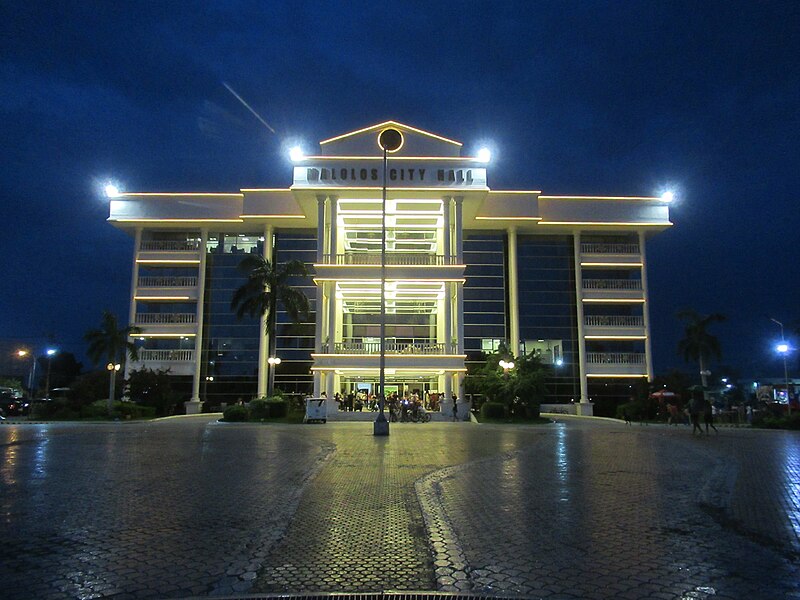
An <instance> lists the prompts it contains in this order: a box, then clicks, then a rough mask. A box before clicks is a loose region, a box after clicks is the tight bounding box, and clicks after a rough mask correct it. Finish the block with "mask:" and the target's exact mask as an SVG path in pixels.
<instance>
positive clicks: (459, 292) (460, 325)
mask: <svg viewBox="0 0 800 600" xmlns="http://www.w3.org/2000/svg"><path fill="white" fill-rule="evenodd" d="M455 200H456V211H455V212H456V219H455V220H456V223H455V226H456V262H458V264H463V263H464V234H463V221H462V214H461V213H462V211H461V208H462V203H463V201H464V198H463V197H461V196H456V199H455ZM455 302H456V339H457V340H458V347H457V352H458V354H464V284H463V283H462V282H460V281H459V282H457V283H456V297H455ZM463 388H464V378H463V377H462V378H461V379H460V385H459V392H458V397H459V398H463V395H464V389H463Z"/></svg>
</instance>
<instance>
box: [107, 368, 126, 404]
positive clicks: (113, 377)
mask: <svg viewBox="0 0 800 600" xmlns="http://www.w3.org/2000/svg"><path fill="white" fill-rule="evenodd" d="M121 366H122V365H121V364H119V363H113V362H110V363H108V364H107V365H106V370H107V371H108V405H107V406H108V414H109V415H110V414H111V413H112V411H113V410H114V388H115V387H116V384H117V371H119V369H120V367H121Z"/></svg>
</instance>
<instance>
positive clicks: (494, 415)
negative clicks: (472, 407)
mask: <svg viewBox="0 0 800 600" xmlns="http://www.w3.org/2000/svg"><path fill="white" fill-rule="evenodd" d="M481 417H482V418H484V419H504V418H505V417H506V405H505V404H503V403H502V402H484V403H483V406H481Z"/></svg>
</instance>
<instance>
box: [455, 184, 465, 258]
mask: <svg viewBox="0 0 800 600" xmlns="http://www.w3.org/2000/svg"><path fill="white" fill-rule="evenodd" d="M463 202H464V198H463V196H456V197H455V238H456V243H455V256H456V261H457V262H458V264H462V261H463V260H464V231H463V230H464V224H463V217H462V214H461V213H462V210H461V208H462V206H461V205H462V204H463Z"/></svg>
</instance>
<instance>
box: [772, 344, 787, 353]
mask: <svg viewBox="0 0 800 600" xmlns="http://www.w3.org/2000/svg"><path fill="white" fill-rule="evenodd" d="M775 349H776V350H777V351H778V352H780V353H781V354H786V353H787V352H788V351H789V344H778V345H777V346H775Z"/></svg>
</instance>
